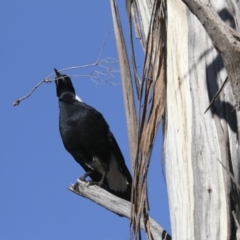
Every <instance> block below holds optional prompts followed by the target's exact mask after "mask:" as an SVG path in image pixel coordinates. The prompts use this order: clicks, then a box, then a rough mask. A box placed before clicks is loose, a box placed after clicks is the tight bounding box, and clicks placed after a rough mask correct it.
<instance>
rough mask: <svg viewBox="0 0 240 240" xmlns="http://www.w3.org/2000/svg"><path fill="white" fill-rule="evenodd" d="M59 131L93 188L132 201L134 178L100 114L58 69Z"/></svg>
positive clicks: (84, 178)
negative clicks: (80, 95) (99, 188)
mask: <svg viewBox="0 0 240 240" xmlns="http://www.w3.org/2000/svg"><path fill="white" fill-rule="evenodd" d="M54 70H55V73H56V78H55V83H56V87H57V96H58V98H59V108H60V117H59V129H60V135H61V137H62V141H63V144H64V146H65V148H66V150H67V151H68V152H69V153H70V154H71V155H72V156H73V158H74V159H75V160H76V161H77V162H78V163H79V164H80V165H81V166H82V168H83V169H84V170H85V171H86V173H85V174H84V175H83V176H82V177H81V178H80V179H81V180H83V181H85V180H86V178H87V177H88V176H89V177H90V178H91V180H90V181H89V183H90V184H97V185H99V186H101V187H103V188H105V189H106V190H107V191H109V192H111V193H112V194H114V195H116V196H118V197H121V198H123V199H125V200H128V201H130V199H131V185H132V177H131V174H130V173H129V171H128V168H127V166H126V165H125V161H124V157H123V155H122V153H121V150H120V148H119V146H118V144H117V142H116V140H115V138H114V136H113V134H112V133H111V131H110V130H109V126H108V124H107V122H106V121H105V119H104V117H103V116H102V114H101V113H99V112H98V111H97V110H96V109H94V108H93V107H91V106H89V105H87V104H85V103H84V102H83V101H82V100H81V99H80V98H79V97H78V96H77V95H76V93H75V89H74V87H73V85H72V81H71V79H70V78H69V77H68V76H67V75H62V74H61V73H59V72H58V71H57V70H56V69H54Z"/></svg>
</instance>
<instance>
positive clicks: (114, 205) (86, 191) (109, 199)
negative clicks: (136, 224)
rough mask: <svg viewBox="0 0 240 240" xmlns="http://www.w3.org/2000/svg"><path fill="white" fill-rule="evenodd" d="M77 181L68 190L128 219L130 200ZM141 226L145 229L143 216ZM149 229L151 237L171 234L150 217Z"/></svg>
mask: <svg viewBox="0 0 240 240" xmlns="http://www.w3.org/2000/svg"><path fill="white" fill-rule="evenodd" d="M77 181H78V183H77V184H75V185H71V186H70V187H69V190H70V191H72V192H74V193H76V194H78V195H80V196H82V197H84V198H87V199H89V200H91V201H93V202H95V203H97V204H98V205H100V206H102V207H104V208H106V209H107V210H109V211H111V212H113V213H115V214H117V215H120V216H122V217H126V218H128V219H130V209H131V203H130V202H128V201H126V200H124V199H121V198H118V197H116V196H114V195H113V194H111V193H109V192H107V191H106V190H104V189H103V188H100V187H98V186H96V185H94V186H89V185H88V184H87V183H85V182H83V181H80V180H77ZM73 186H74V188H75V189H77V191H76V190H74V188H73ZM141 228H142V229H143V230H144V231H145V228H144V222H143V218H141ZM150 230H151V234H152V236H153V239H167V240H170V239H171V236H170V235H169V234H167V232H166V231H165V230H164V229H163V228H162V227H161V226H160V225H159V224H158V223H157V222H156V221H155V220H153V219H152V218H150Z"/></svg>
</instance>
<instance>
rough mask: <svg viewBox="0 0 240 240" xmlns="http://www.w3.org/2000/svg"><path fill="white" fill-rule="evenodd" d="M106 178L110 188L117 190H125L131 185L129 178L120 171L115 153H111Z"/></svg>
mask: <svg viewBox="0 0 240 240" xmlns="http://www.w3.org/2000/svg"><path fill="white" fill-rule="evenodd" d="M106 178H107V182H108V185H109V188H110V189H111V190H114V191H117V192H125V191H126V189H127V187H128V185H129V183H128V181H127V179H126V178H125V177H124V176H123V175H122V173H121V172H120V170H119V168H118V162H117V159H116V158H115V156H114V155H113V154H111V159H110V163H109V171H108V173H107V176H106Z"/></svg>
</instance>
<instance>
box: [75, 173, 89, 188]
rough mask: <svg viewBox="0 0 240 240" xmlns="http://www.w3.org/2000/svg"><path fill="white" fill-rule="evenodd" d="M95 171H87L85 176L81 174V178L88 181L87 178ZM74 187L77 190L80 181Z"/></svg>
mask: <svg viewBox="0 0 240 240" xmlns="http://www.w3.org/2000/svg"><path fill="white" fill-rule="evenodd" d="M92 173H93V171H92V170H90V171H87V172H86V173H85V174H84V175H83V176H81V177H80V178H79V179H80V180H81V181H83V182H86V178H87V177H88V176H89V175H91V174H92ZM73 189H74V190H75V191H78V182H77V183H75V184H74V186H73Z"/></svg>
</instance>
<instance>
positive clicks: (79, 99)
mask: <svg viewBox="0 0 240 240" xmlns="http://www.w3.org/2000/svg"><path fill="white" fill-rule="evenodd" d="M75 99H76V100H78V101H79V102H83V101H82V99H81V98H80V97H79V96H78V95H77V94H76V95H75Z"/></svg>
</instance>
